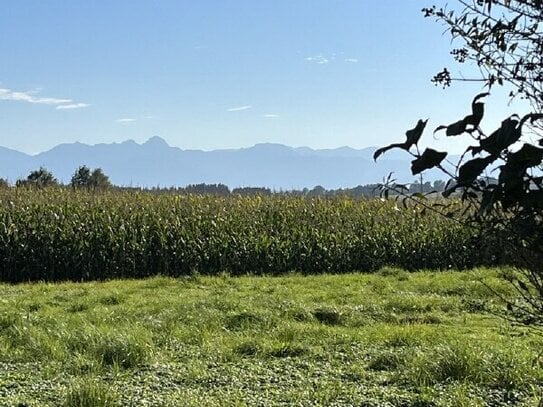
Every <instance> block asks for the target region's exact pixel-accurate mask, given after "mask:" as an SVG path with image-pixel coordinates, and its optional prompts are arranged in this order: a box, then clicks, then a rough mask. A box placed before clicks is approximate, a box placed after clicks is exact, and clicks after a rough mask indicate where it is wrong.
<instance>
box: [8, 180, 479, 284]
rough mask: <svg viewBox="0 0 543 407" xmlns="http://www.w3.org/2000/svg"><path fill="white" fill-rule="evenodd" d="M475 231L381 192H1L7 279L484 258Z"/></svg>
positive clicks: (334, 268)
mask: <svg viewBox="0 0 543 407" xmlns="http://www.w3.org/2000/svg"><path fill="white" fill-rule="evenodd" d="M478 257H479V253H478V248H477V245H476V244H475V238H474V234H473V232H472V231H470V230H468V229H467V228H466V227H464V226H462V225H461V224H459V223H454V222H452V221H449V220H447V219H445V218H443V217H440V216H439V215H436V214H432V213H425V214H423V213H422V212H421V211H420V210H419V209H415V208H402V207H400V208H399V207H397V206H396V204H395V203H394V202H388V201H387V202H383V201H381V200H378V199H373V200H352V199H347V198H335V199H304V198H288V197H278V196H271V197H226V198H220V197H211V196H175V195H154V194H152V193H146V192H109V193H103V194H92V193H85V192H74V191H71V190H67V189H50V190H41V191H39V190H33V191H32V190H24V189H16V188H12V189H9V190H5V191H1V192H0V260H1V263H0V280H2V281H7V282H21V281H36V280H44V281H56V280H76V281H79V280H101V279H112V278H141V277H146V276H150V275H157V274H161V275H169V276H181V275H191V274H195V273H200V274H218V273H223V272H226V273H230V274H232V275H240V274H270V275H273V274H281V273H287V272H292V271H296V272H301V273H324V272H326V273H343V272H350V271H364V272H366V271H372V270H375V269H377V268H380V267H382V266H385V265H390V266H399V267H404V268H407V269H421V268H430V269H440V268H466V267H471V266H474V265H476V264H479V263H481V259H479V258H478Z"/></svg>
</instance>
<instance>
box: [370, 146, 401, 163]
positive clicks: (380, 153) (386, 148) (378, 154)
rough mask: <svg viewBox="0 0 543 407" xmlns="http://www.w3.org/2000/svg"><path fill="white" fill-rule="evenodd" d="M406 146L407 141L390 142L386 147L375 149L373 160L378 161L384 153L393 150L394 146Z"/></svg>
mask: <svg viewBox="0 0 543 407" xmlns="http://www.w3.org/2000/svg"><path fill="white" fill-rule="evenodd" d="M404 147H405V143H395V144H390V145H388V146H386V147H383V148H379V149H377V150H375V153H373V160H374V161H377V159H378V158H379V157H380V156H381V155H383V154H384V153H386V152H387V151H388V150H391V149H393V148H404Z"/></svg>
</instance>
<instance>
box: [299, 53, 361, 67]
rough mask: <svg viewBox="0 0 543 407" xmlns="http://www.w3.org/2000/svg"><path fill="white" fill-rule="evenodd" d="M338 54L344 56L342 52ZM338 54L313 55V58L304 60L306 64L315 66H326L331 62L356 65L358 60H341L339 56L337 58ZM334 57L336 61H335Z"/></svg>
mask: <svg viewBox="0 0 543 407" xmlns="http://www.w3.org/2000/svg"><path fill="white" fill-rule="evenodd" d="M339 54H344V53H343V52H340V53H339ZM337 55H338V54H336V53H332V54H330V55H325V54H318V55H314V56H309V57H306V58H305V60H306V61H307V62H311V63H313V64H317V65H326V64H329V63H332V62H341V61H343V62H347V63H350V64H356V63H357V62H358V58H343V59H341V58H342V57H340V56H337ZM336 56H337V58H338V59H336Z"/></svg>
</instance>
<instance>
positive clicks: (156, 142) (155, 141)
mask: <svg viewBox="0 0 543 407" xmlns="http://www.w3.org/2000/svg"><path fill="white" fill-rule="evenodd" d="M142 145H143V146H154V147H170V145H169V144H168V143H167V142H166V140H164V139H163V138H162V137H159V136H153V137H151V138H150V139H149V140H147V141H146V142H145V143H143V144H142Z"/></svg>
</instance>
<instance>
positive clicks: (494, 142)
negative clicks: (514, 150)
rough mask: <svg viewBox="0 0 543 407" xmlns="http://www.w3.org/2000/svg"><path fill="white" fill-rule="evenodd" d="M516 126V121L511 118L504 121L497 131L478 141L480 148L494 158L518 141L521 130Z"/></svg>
mask: <svg viewBox="0 0 543 407" xmlns="http://www.w3.org/2000/svg"><path fill="white" fill-rule="evenodd" d="M518 124H519V122H518V120H516V119H514V118H513V116H512V117H509V118H507V119H505V120H504V121H503V122H502V124H501V127H500V128H499V129H498V130H496V131H495V132H494V133H492V134H491V135H490V136H488V137H487V138H485V139H482V140H481V141H480V144H481V147H480V148H482V149H483V150H485V151H487V152H489V153H490V154H492V155H494V156H497V155H499V154H500V153H501V152H502V151H504V150H505V149H507V148H508V147H509V146H511V145H512V144H514V143H516V142H517V141H519V139H520V136H521V128H520V126H518Z"/></svg>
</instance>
